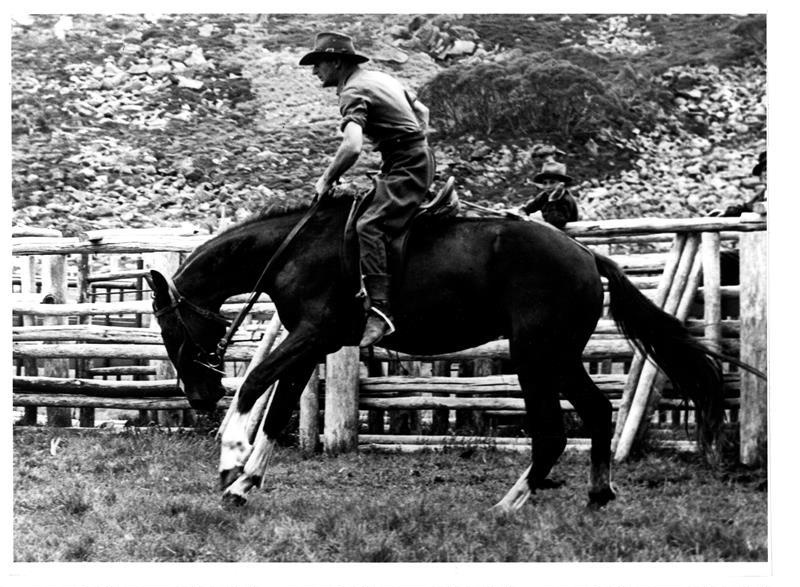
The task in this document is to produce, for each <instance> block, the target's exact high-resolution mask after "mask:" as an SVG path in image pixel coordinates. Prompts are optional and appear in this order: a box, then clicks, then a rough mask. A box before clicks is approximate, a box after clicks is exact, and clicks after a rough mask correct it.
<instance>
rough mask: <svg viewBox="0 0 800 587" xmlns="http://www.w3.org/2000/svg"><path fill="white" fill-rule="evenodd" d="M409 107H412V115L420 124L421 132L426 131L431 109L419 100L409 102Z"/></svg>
mask: <svg viewBox="0 0 800 587" xmlns="http://www.w3.org/2000/svg"><path fill="white" fill-rule="evenodd" d="M411 108H413V109H414V115H415V116H416V117H417V120H419V123H420V125H421V126H422V132H427V131H428V129H429V128H430V118H431V111H430V110H429V109H428V107H427V106H425V104H423V103H422V102H420V101H419V100H414V101H413V102H412V103H411Z"/></svg>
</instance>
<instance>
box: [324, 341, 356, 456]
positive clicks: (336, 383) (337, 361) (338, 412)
mask: <svg viewBox="0 0 800 587" xmlns="http://www.w3.org/2000/svg"><path fill="white" fill-rule="evenodd" d="M359 359H360V351H359V348H358V347H350V346H348V347H342V349H341V350H339V351H337V352H335V353H333V354H331V355H328V357H327V360H326V366H325V422H324V438H325V452H326V453H328V454H339V453H344V452H349V451H351V450H354V449H356V448H358V380H359V371H360V362H359Z"/></svg>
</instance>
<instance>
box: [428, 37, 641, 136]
mask: <svg viewBox="0 0 800 587" xmlns="http://www.w3.org/2000/svg"><path fill="white" fill-rule="evenodd" d="M617 77H618V82H617V84H616V85H615V84H612V83H609V82H607V81H604V80H602V79H601V78H600V77H598V76H597V75H596V74H595V73H593V72H591V71H589V70H588V69H585V68H583V67H581V66H579V65H576V64H575V63H573V62H572V61H570V60H568V59H559V58H558V57H556V56H554V55H552V54H548V53H536V54H533V55H520V56H518V57H516V58H513V59H510V60H508V61H504V62H487V63H482V64H479V65H473V66H468V65H462V66H455V67H451V68H449V69H447V70H445V71H443V72H442V73H440V74H439V75H438V76H436V77H435V78H434V79H433V80H431V81H430V82H429V83H428V84H427V85H426V86H425V87H424V88H423V89H422V95H423V97H424V99H427V101H428V102H429V103H430V104H431V107H432V117H433V118H434V119H435V120H436V126H437V127H438V128H439V129H440V130H441V131H443V132H444V133H445V134H447V135H450V136H459V135H463V134H468V133H469V134H478V135H493V134H500V133H502V134H504V135H506V136H510V137H521V136H528V137H530V136H536V137H537V138H539V139H543V140H553V141H556V142H557V143H559V144H561V145H567V144H569V143H574V142H580V143H583V142H585V141H586V140H588V139H589V138H593V139H598V138H599V139H600V140H604V135H607V134H608V132H609V129H611V130H612V132H613V131H614V130H616V131H626V130H630V129H632V128H634V127H637V126H639V125H640V124H641V123H649V122H650V121H651V118H652V114H653V108H654V106H653V105H652V102H651V101H650V100H651V98H652V96H649V95H646V90H648V89H649V88H648V87H647V86H648V84H644V86H642V85H641V83H639V82H641V80H638V79H635V78H636V76H635V75H634V80H633V81H634V83H630V81H631V80H630V75H624V72H623V75H620V76H617ZM625 82H628V83H625ZM637 87H638V88H639V89H637ZM646 104H650V106H648V107H644V105H646ZM603 129H605V131H604V133H601V130H603Z"/></svg>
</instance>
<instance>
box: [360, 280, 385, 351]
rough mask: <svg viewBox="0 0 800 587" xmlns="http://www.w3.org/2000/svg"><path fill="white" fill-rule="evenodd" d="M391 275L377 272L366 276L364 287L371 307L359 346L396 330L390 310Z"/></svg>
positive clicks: (375, 340) (373, 341)
mask: <svg viewBox="0 0 800 587" xmlns="http://www.w3.org/2000/svg"><path fill="white" fill-rule="evenodd" d="M389 280H390V278H389V276H388V275H385V274H382V273H376V274H371V275H365V276H364V287H365V288H366V290H367V295H368V296H369V302H370V307H369V310H368V315H367V325H366V327H365V328H364V335H363V336H362V337H361V342H360V343H359V346H361V347H366V346H370V345H373V344H375V343H377V342H378V341H380V340H381V339H382V338H383V337H384V336H386V335H388V334H392V333H393V332H394V324H392V314H391V311H390V310H389Z"/></svg>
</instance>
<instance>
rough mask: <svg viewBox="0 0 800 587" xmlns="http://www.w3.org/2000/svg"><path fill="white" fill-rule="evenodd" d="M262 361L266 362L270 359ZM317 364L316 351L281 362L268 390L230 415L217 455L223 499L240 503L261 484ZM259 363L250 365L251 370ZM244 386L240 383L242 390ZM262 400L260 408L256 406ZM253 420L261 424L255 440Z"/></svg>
mask: <svg viewBox="0 0 800 587" xmlns="http://www.w3.org/2000/svg"><path fill="white" fill-rule="evenodd" d="M265 362H269V359H268V360H267V361H265ZM316 364H317V354H316V353H313V354H311V356H310V357H307V356H304V357H301V358H299V359H297V360H295V362H292V363H289V364H288V365H284V366H283V368H282V369H280V370H279V372H278V373H277V375H278V376H279V377H280V381H278V383H277V385H274V386H272V387H271V388H270V391H269V393H267V394H265V395H264V397H262V398H260V399H259V400H257V402H256V404H254V405H253V406H252V407H251V409H250V411H248V412H244V413H243V412H239V411H238V410H237V412H236V413H235V414H234V415H233V416H232V417H231V420H230V422H229V424H228V426H227V427H226V429H225V431H224V433H223V442H222V454H221V456H220V481H221V483H222V487H223V489H224V493H223V498H224V499H225V500H227V501H231V502H232V503H235V504H243V503H244V502H245V501H246V500H247V497H246V496H247V493H248V492H249V491H250V490H251V489H252V488H253V487H260V486H261V484H262V482H263V480H264V478H265V473H266V469H267V466H268V465H269V461H270V457H271V456H272V453H273V451H274V449H275V444H276V440H275V439H276V438H277V437H278V435H279V434H280V433H281V432H282V431H283V429H284V428H285V427H286V424H287V423H288V421H289V418H290V417H291V414H292V410H293V409H294V407H295V406H296V405H297V399H298V397H299V396H300V394H301V393H302V391H303V389H304V387H305V385H306V383H307V382H308V379H309V378H310V376H311V372H312V371H313V369H314V368H315V367H316ZM260 367H261V366H260V365H259V366H257V367H256V368H255V369H253V373H256V372H257V370H258V369H259V368H260ZM246 383H247V382H245V384H246ZM244 388H245V386H244V385H243V386H242V390H243V391H244ZM240 394H241V392H240ZM262 402H263V408H261V409H259V404H261V403H262ZM239 406H241V403H240V404H239ZM254 414H255V415H260V414H263V417H261V418H259V419H258V420H255V419H254V418H253V415H254ZM253 422H258V423H259V424H260V425H259V426H258V430H257V433H256V435H255V440H253V438H252V433H251V430H252V423H253ZM251 442H252V445H251V444H250V443H251ZM242 447H244V448H242Z"/></svg>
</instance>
